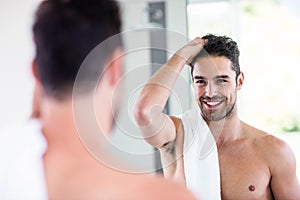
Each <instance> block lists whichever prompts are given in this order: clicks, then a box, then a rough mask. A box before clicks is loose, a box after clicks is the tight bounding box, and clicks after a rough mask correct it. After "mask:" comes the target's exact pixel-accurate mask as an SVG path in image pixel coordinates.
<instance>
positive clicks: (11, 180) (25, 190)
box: [0, 120, 48, 200]
mask: <svg viewBox="0 0 300 200" xmlns="http://www.w3.org/2000/svg"><path fill="white" fill-rule="evenodd" d="M45 150H46V141H45V139H44V137H43V135H42V134H41V126H40V123H39V121H37V120H29V121H26V122H25V123H24V122H23V123H18V124H14V125H13V126H10V127H6V128H5V129H1V130H0V161H1V165H0V199H4V200H15V199H18V200H19V199H26V200H27V199H30V200H44V199H47V198H48V197H47V188H46V182H45V176H44V165H43V154H44V152H45Z"/></svg>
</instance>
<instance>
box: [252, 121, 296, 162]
mask: <svg viewBox="0 0 300 200" xmlns="http://www.w3.org/2000/svg"><path fill="white" fill-rule="evenodd" d="M248 130H251V133H252V134H251V137H252V138H253V141H255V142H254V143H255V144H256V145H257V147H258V148H259V149H260V152H261V153H262V155H263V156H264V158H265V159H266V160H268V161H269V163H270V164H271V165H277V166H278V162H282V163H284V162H287V163H292V164H293V163H294V162H295V156H294V153H293V151H292V149H291V148H290V146H289V145H288V144H287V143H286V142H285V141H283V140H282V139H280V138H278V137H276V136H274V135H271V134H269V133H266V132H264V131H262V130H259V129H256V128H254V127H251V126H248Z"/></svg>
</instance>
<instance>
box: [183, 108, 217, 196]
mask: <svg viewBox="0 0 300 200" xmlns="http://www.w3.org/2000/svg"><path fill="white" fill-rule="evenodd" d="M182 123H183V128H184V152H183V156H184V157H183V160H184V173H185V178H186V184H187V188H189V189H190V190H191V191H192V192H194V194H195V195H196V197H197V198H198V199H201V200H218V199H221V187H220V167H219V159H218V150H217V147H216V142H215V139H214V137H213V135H212V134H211V132H210V130H209V128H208V126H207V124H206V122H205V121H204V120H203V118H202V116H201V115H200V109H199V108H196V109H192V110H189V111H187V112H185V113H184V114H183V116H182Z"/></svg>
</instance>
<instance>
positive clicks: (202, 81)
mask: <svg viewBox="0 0 300 200" xmlns="http://www.w3.org/2000/svg"><path fill="white" fill-rule="evenodd" d="M196 83H198V84H204V83H205V81H204V80H197V81H196Z"/></svg>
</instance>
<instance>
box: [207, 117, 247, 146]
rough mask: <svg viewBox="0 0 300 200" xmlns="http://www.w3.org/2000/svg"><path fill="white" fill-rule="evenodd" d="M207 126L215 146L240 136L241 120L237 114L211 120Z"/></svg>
mask: <svg viewBox="0 0 300 200" xmlns="http://www.w3.org/2000/svg"><path fill="white" fill-rule="evenodd" d="M208 126H209V128H210V130H211V133H212V134H213V136H214V138H215V140H216V143H217V146H222V145H223V144H226V143H228V142H232V141H235V140H237V139H239V138H241V137H242V135H243V132H242V122H241V121H240V119H239V118H238V115H237V114H234V115H233V116H231V117H230V118H225V119H223V120H220V121H211V122H209V123H208Z"/></svg>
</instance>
